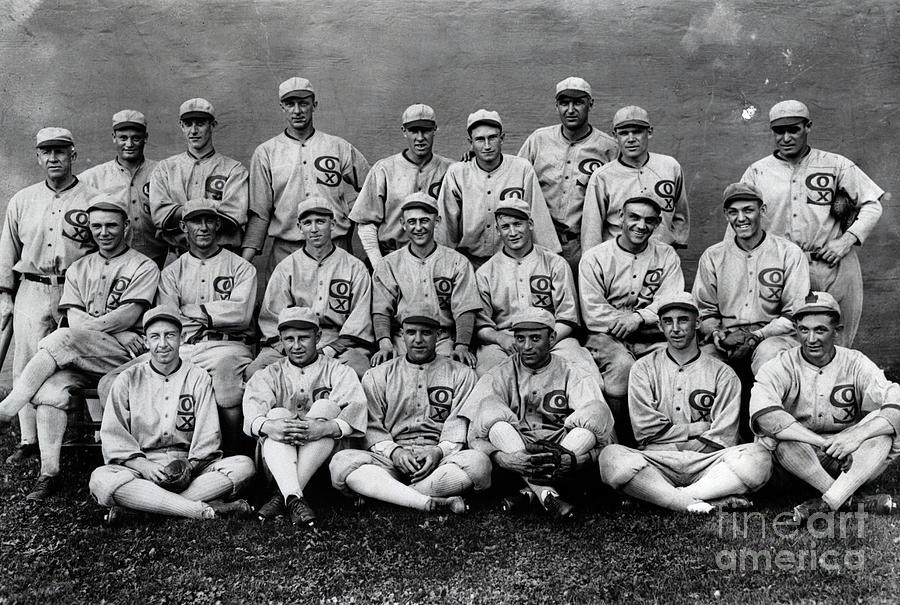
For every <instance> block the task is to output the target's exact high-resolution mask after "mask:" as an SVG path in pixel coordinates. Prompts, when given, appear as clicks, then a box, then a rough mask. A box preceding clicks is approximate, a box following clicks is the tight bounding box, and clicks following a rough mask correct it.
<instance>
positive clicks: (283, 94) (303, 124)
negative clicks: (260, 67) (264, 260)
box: [242, 77, 369, 267]
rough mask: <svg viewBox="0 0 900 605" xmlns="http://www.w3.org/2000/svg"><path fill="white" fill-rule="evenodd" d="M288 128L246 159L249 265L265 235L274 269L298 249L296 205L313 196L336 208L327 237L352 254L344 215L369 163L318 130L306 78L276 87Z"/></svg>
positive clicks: (315, 104)
mask: <svg viewBox="0 0 900 605" xmlns="http://www.w3.org/2000/svg"><path fill="white" fill-rule="evenodd" d="M278 98H279V101H280V102H281V110H282V111H284V113H285V115H286V116H287V122H288V124H287V128H285V130H284V132H282V133H281V134H279V135H278V136H276V137H273V138H271V139H269V140H268V141H266V142H265V143H263V144H262V145H260V146H259V147H257V148H256V151H254V152H253V157H252V158H251V159H250V221H249V223H248V225H247V236H246V237H245V238H244V243H243V252H242V255H243V257H244V258H245V259H247V260H251V259H252V258H253V257H254V256H255V255H256V254H258V253H259V252H261V251H262V249H263V245H264V244H265V241H266V234H268V235H269V236H270V237H271V238H272V256H271V259H270V261H269V266H270V267H274V266H275V265H277V264H278V263H280V262H281V261H282V260H284V259H285V258H286V257H287V256H288V255H289V254H291V253H292V252H294V251H295V250H297V248H299V247H300V241H301V240H302V239H303V236H302V234H301V233H300V231H299V229H297V204H298V203H299V202H302V201H303V200H305V199H306V198H309V197H312V196H317V197H324V198H326V199H328V200H330V201H331V202H332V204H333V206H334V207H335V208H336V209H337V215H336V216H335V227H334V230H333V232H332V234H331V236H332V237H333V238H334V240H335V243H336V244H337V245H338V246H340V247H341V248H343V249H345V250H348V251H349V250H350V236H351V231H352V224H351V223H350V219H349V218H347V215H348V214H349V213H350V209H351V208H352V207H353V202H354V200H355V199H356V195H357V193H359V188H360V184H361V183H362V182H363V180H365V178H366V175H367V174H368V172H369V163H368V162H367V161H366V158H365V157H364V156H363V154H361V153H360V152H359V151H358V150H357V149H356V147H354V146H353V145H351V144H350V143H348V142H347V141H345V140H344V139H342V138H340V137H336V136H334V135H330V134H326V133H324V132H322V131H320V130H316V129H315V126H314V125H313V114H314V112H315V111H316V108H317V107H318V102H317V101H316V92H315V91H314V90H313V87H312V84H310V82H309V80H307V79H306V78H296V77H295V78H288V79H287V80H285V81H284V82H282V83H281V85H279V87H278Z"/></svg>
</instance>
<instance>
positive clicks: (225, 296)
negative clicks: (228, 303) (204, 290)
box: [213, 275, 234, 300]
mask: <svg viewBox="0 0 900 605" xmlns="http://www.w3.org/2000/svg"><path fill="white" fill-rule="evenodd" d="M213 290H215V292H216V299H217V300H229V299H230V298H231V291H232V290H234V278H233V277H231V276H230V275H220V276H219V277H217V278H216V279H214V280H213Z"/></svg>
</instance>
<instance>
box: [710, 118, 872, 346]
mask: <svg viewBox="0 0 900 605" xmlns="http://www.w3.org/2000/svg"><path fill="white" fill-rule="evenodd" d="M769 125H770V126H771V128H772V133H773V134H774V135H775V152H774V153H773V154H770V155H769V156H767V157H765V158H763V159H761V160H759V161H758V162H754V163H753V164H752V165H751V166H750V167H749V168H748V169H747V171H746V172H744V176H742V177H741V180H742V181H744V182H745V183H750V184H752V185H755V186H756V187H757V188H758V189H759V190H760V191H761V192H762V198H763V201H765V202H766V206H767V207H768V209H769V211H768V213H767V215H766V216H765V217H764V218H763V227H764V228H765V229H766V230H767V231H769V232H770V233H774V234H776V235H779V236H782V237H784V238H786V239H789V240H791V241H792V242H794V243H795V244H797V245H798V246H800V247H801V248H803V250H804V251H805V252H806V254H807V257H808V259H809V278H810V281H811V283H812V286H813V288H815V289H816V290H824V291H826V292H829V293H830V294H832V295H833V296H834V297H835V298H836V299H837V301H838V303H839V304H840V305H841V313H842V315H843V318H844V329H843V330H842V331H841V332H840V333H839V334H838V344H839V345H841V346H845V347H849V346H851V345H852V344H853V339H854V338H855V337H856V331H857V329H858V328H859V318H860V315H861V314H862V304H863V283H862V272H861V270H860V267H859V258H858V257H857V253H856V249H855V246H861V245H862V244H863V243H864V242H865V241H866V238H867V237H868V236H869V233H871V232H872V229H874V228H875V224H876V223H877V222H878V219H879V217H880V216H881V200H882V199H884V200H885V201H886V200H888V199H890V194H885V192H884V191H883V190H882V189H881V188H880V187H879V186H878V185H876V184H875V183H874V182H873V181H872V179H870V178H869V177H868V176H867V175H866V174H865V173H864V172H863V171H862V170H860V168H859V167H858V166H857V165H856V164H854V163H853V162H852V161H850V160H848V159H847V158H845V157H844V156H841V155H838V154H836V153H829V152H827V151H821V150H819V149H813V148H811V147H810V146H809V145H808V144H807V137H808V136H809V131H810V129H811V128H812V120H811V119H810V115H809V109H807V107H806V105H804V104H803V103H801V102H800V101H782V102H780V103H777V104H775V105H774V106H773V107H772V109H771V110H770V111H769ZM726 237H727V236H726Z"/></svg>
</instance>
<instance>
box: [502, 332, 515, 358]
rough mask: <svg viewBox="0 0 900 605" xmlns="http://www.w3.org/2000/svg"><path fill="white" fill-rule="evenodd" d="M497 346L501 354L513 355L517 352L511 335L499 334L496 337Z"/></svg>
mask: <svg viewBox="0 0 900 605" xmlns="http://www.w3.org/2000/svg"><path fill="white" fill-rule="evenodd" d="M497 345H498V346H499V347H500V348H501V349H503V352H504V353H506V354H507V355H515V354H516V353H518V352H519V350H518V349H517V348H516V337H515V336H513V335H512V334H506V333H505V332H499V333H498V335H497Z"/></svg>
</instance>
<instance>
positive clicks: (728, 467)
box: [600, 292, 772, 513]
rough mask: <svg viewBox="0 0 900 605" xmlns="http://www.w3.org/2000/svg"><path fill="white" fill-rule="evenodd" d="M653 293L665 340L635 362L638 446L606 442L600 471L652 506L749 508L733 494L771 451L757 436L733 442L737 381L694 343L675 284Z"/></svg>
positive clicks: (766, 470)
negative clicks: (750, 440) (669, 289)
mask: <svg viewBox="0 0 900 605" xmlns="http://www.w3.org/2000/svg"><path fill="white" fill-rule="evenodd" d="M658 301H659V310H658V314H659V327H660V329H661V330H662V332H663V334H664V335H665V338H666V347H665V348H664V349H657V350H656V351H653V352H652V353H650V354H649V355H647V356H645V357H642V358H641V359H639V360H637V361H636V362H635V363H634V368H632V370H631V377H630V379H629V383H628V407H629V411H630V416H631V425H632V428H633V430H634V434H635V436H636V437H637V443H638V449H633V448H630V447H625V446H624V445H618V444H615V443H614V444H611V445H609V446H607V447H606V448H604V449H603V451H602V452H600V476H601V477H602V478H603V481H604V482H605V483H607V484H609V485H610V486H611V487H613V488H615V489H621V490H622V491H624V492H625V493H626V494H628V495H630V496H633V497H635V498H638V499H641V500H646V501H648V502H652V503H653V504H656V505H657V506H662V507H664V508H669V509H672V510H678V511H687V512H693V513H709V512H712V511H713V510H714V509H716V508H718V509H724V508H731V509H734V508H749V507H750V506H752V503H751V502H750V501H749V500H747V499H746V498H744V497H742V496H737V494H745V493H747V492H751V491H754V490H756V489H759V488H760V487H762V486H763V485H764V484H765V482H766V481H767V480H768V478H769V474H770V473H771V471H772V456H771V454H770V453H769V451H768V450H767V449H766V448H765V447H763V446H762V445H761V444H759V443H748V444H744V445H738V416H739V411H740V406H741V383H740V381H739V380H738V377H737V375H736V374H735V373H734V371H733V370H732V369H731V368H729V367H728V366H727V365H725V364H724V363H722V362H721V361H719V360H717V359H715V358H713V357H710V356H709V355H707V354H705V353H702V352H701V351H700V347H699V345H698V343H697V338H696V335H697V324H698V320H697V317H698V314H699V311H698V310H697V305H696V304H694V300H693V299H692V298H691V295H690V294H688V293H686V292H678V293H675V294H670V295H666V296H662V297H660V298H659V299H658Z"/></svg>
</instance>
